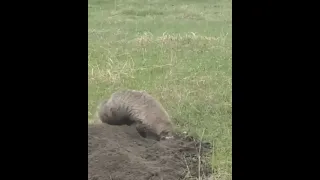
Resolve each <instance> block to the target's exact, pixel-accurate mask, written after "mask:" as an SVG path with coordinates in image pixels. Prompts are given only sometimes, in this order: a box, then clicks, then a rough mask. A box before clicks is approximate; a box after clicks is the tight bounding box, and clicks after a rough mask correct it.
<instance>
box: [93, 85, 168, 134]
mask: <svg viewBox="0 0 320 180" xmlns="http://www.w3.org/2000/svg"><path fill="white" fill-rule="evenodd" d="M98 117H99V119H100V120H101V121H102V122H104V123H107V124H110V125H124V124H127V125H132V124H134V125H135V126H136V129H137V131H138V132H139V133H140V135H141V136H143V137H148V138H155V139H157V140H160V139H163V138H170V137H171V133H172V128H173V126H172V122H171V120H170V117H169V115H168V113H167V112H166V111H165V109H164V108H163V106H162V105H161V104H160V103H159V102H158V101H157V100H156V99H154V98H153V97H152V96H151V95H150V94H148V93H147V92H145V91H136V90H125V91H118V92H115V93H113V94H112V95H111V97H110V98H109V99H108V100H105V101H103V102H102V103H101V105H100V107H99V110H98Z"/></svg>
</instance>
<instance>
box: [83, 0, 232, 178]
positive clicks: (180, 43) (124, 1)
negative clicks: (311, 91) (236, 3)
mask: <svg viewBox="0 0 320 180" xmlns="http://www.w3.org/2000/svg"><path fill="white" fill-rule="evenodd" d="M88 11H89V13H88V23H89V27H88V51H89V53H88V59H89V60H88V84H89V86H88V102H89V103H88V119H91V117H92V116H93V114H94V113H95V110H96V109H95V108H96V106H97V103H98V102H99V101H100V100H101V99H103V98H107V97H109V96H110V94H111V93H112V92H114V91H116V90H119V89H143V90H146V91H148V92H149V93H150V94H152V95H153V96H154V97H156V98H157V99H159V101H160V102H161V103H162V104H163V105H164V107H165V108H166V109H167V111H168V112H169V114H170V115H171V116H172V119H173V121H174V122H175V124H177V126H178V127H179V128H180V130H182V131H189V132H192V133H194V134H198V135H199V136H200V135H201V134H202V132H203V130H204V129H205V132H204V139H206V140H209V141H211V142H213V144H214V152H213V156H212V166H213V168H214V170H215V178H216V179H228V180H229V179H230V180H231V178H232V143H231V142H232V138H231V129H232V120H231V117H232V96H231V94H232V90H231V86H232V83H231V82H232V80H231V77H232V73H231V72H232V71H231V69H232V63H231V62H232V13H231V0H89V3H88ZM89 122H90V120H89Z"/></svg>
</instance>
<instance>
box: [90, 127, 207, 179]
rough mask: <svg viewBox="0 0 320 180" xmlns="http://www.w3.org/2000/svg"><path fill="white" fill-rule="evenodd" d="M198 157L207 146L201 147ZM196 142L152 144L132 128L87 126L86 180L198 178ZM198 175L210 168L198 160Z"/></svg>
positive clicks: (178, 139) (184, 139)
mask: <svg viewBox="0 0 320 180" xmlns="http://www.w3.org/2000/svg"><path fill="white" fill-rule="evenodd" d="M201 145H202V147H201V150H202V152H201V153H202V154H203V153H205V152H210V144H208V143H202V144H201ZM198 147H199V142H196V141H195V140H193V139H192V138H190V137H189V138H188V137H183V136H179V135H175V138H174V139H169V140H165V141H160V142H159V141H155V140H152V139H145V138H143V137H141V136H140V135H139V134H138V133H137V131H136V129H135V128H134V127H130V126H111V125H107V124H94V125H89V126H88V180H109V179H110V180H111V179H112V180H137V179H139V180H140V179H141V180H161V179H166V180H177V179H184V178H186V176H188V174H189V175H191V176H196V177H197V176H198V167H199V166H198V163H199V161H198V152H199V148H198ZM200 167H201V174H203V175H208V174H210V173H211V168H210V167H209V166H208V165H206V164H205V163H204V161H202V165H201V166H200Z"/></svg>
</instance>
